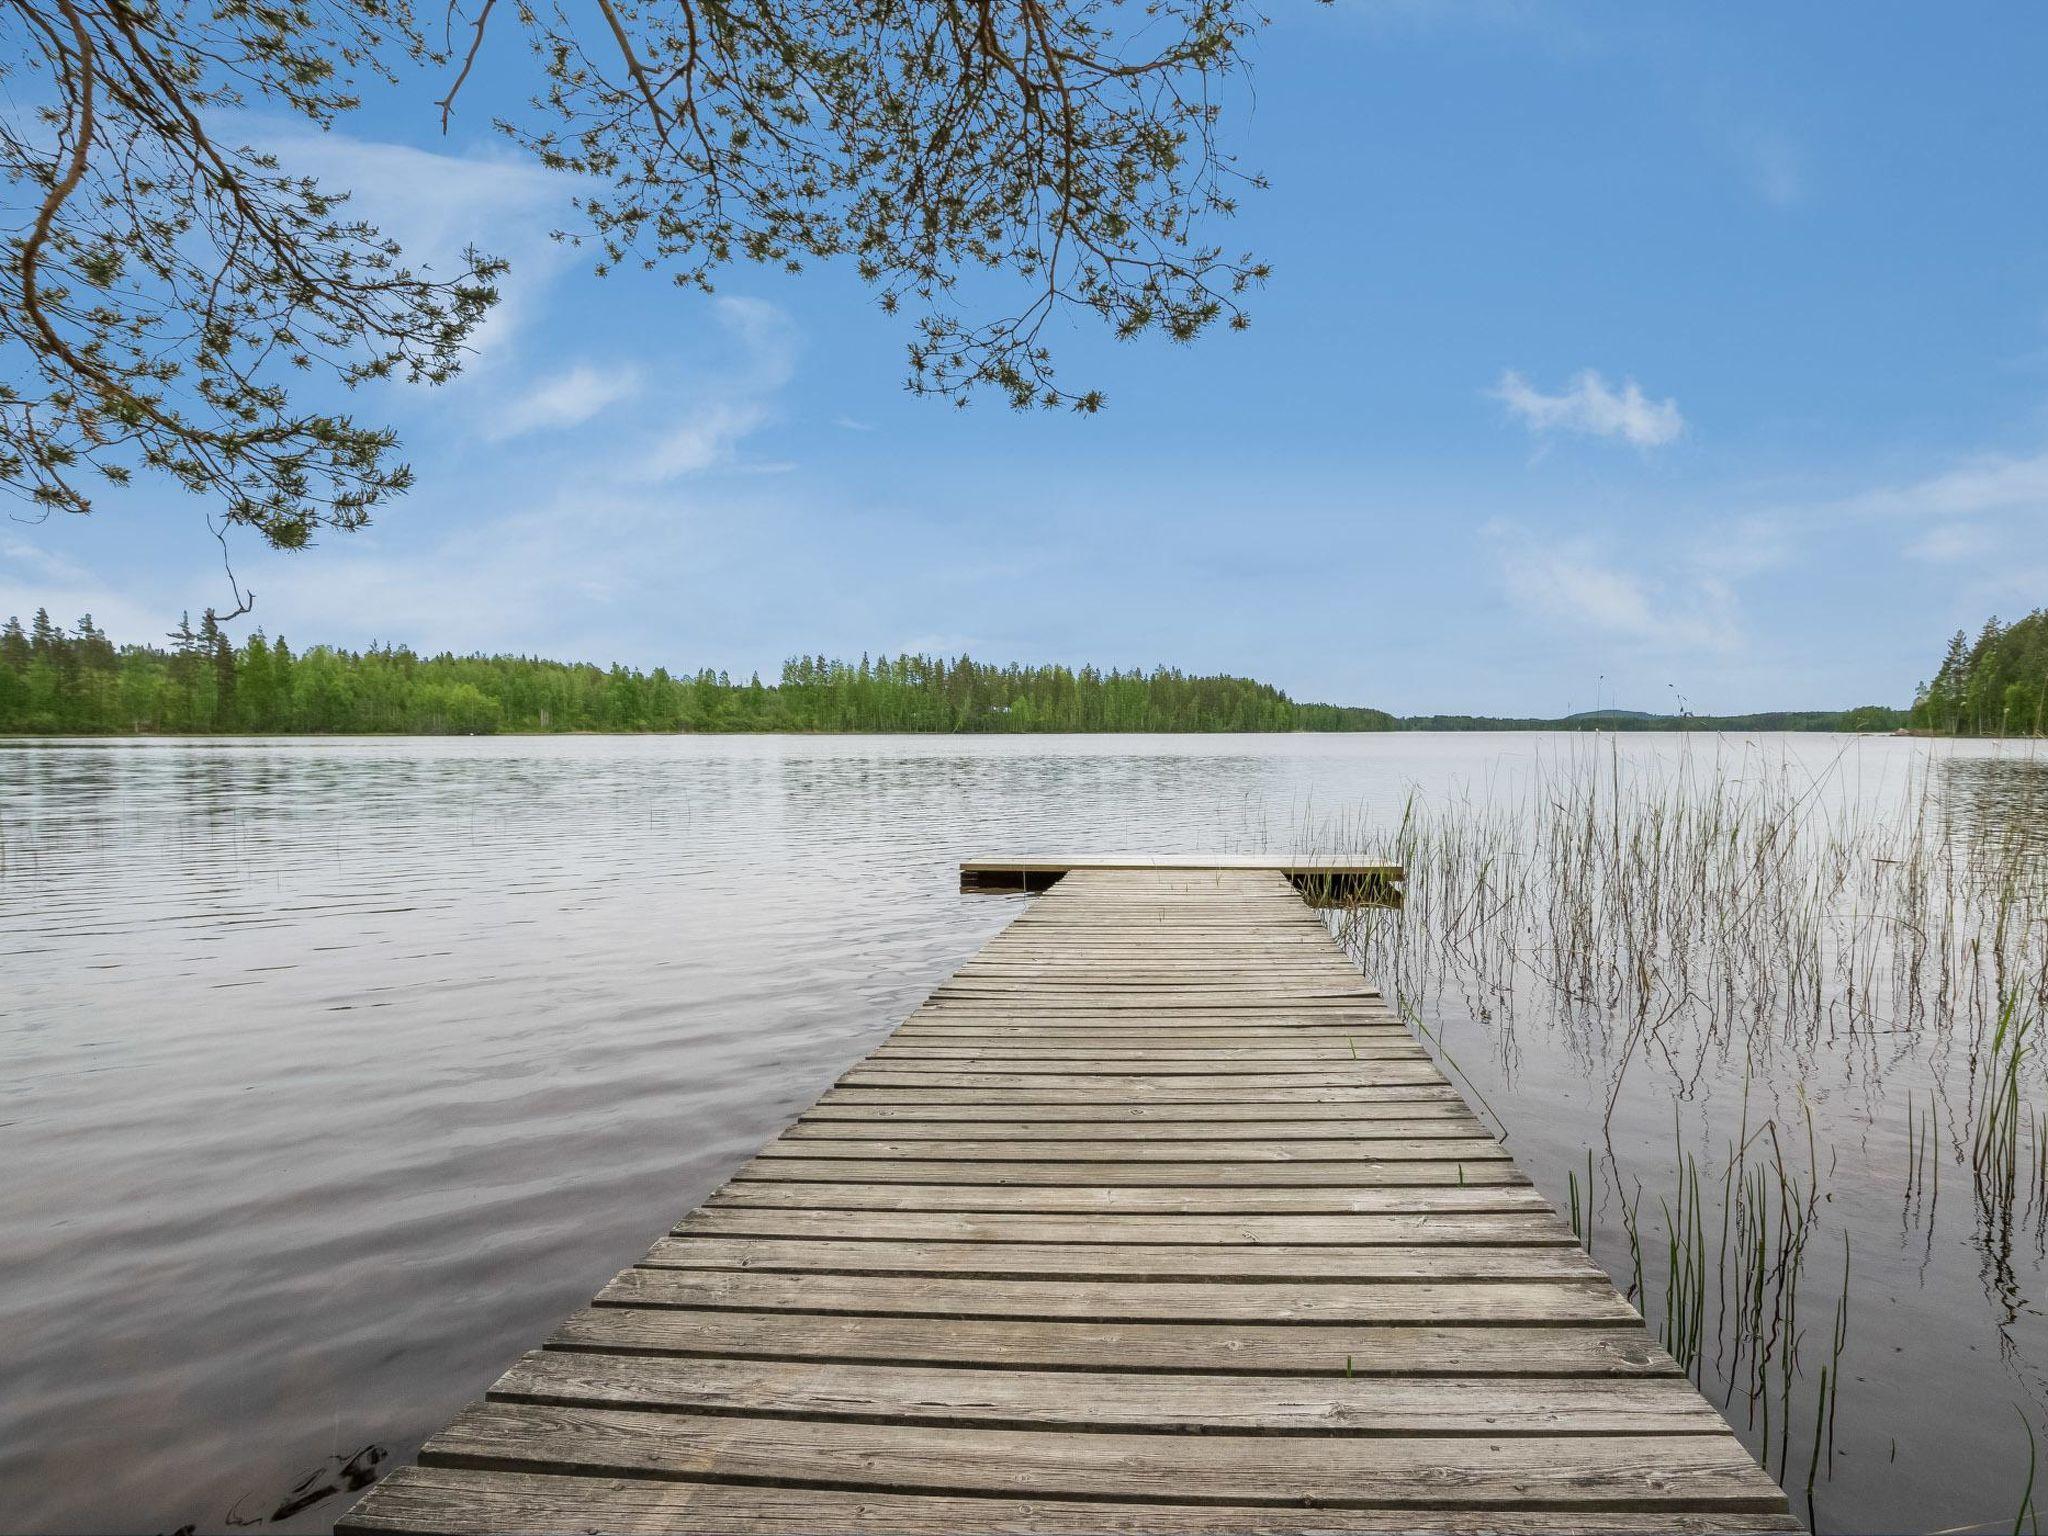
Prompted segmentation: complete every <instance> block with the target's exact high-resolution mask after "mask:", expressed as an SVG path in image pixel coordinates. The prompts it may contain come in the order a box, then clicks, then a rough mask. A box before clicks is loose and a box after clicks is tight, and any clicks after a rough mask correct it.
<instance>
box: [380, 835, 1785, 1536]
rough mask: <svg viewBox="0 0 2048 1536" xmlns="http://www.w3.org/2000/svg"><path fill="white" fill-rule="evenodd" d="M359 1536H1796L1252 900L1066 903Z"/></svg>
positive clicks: (1180, 884)
mask: <svg viewBox="0 0 2048 1536" xmlns="http://www.w3.org/2000/svg"><path fill="white" fill-rule="evenodd" d="M990 862H994V861H990ZM1396 873H1398V872H1396ZM764 1027H768V1026H767V1025H765V1024H764ZM340 1528H341V1529H342V1530H343V1531H347V1532H362V1533H368V1532H380V1533H385V1532H443V1531H446V1532H455V1531H460V1532H524V1531H622V1532H653V1531H732V1532H745V1533H769V1532H796V1531H820V1532H847V1533H859V1536H941V1533H946V1532H956V1531H957V1532H973V1533H988V1532H1004V1533H1019V1536H1022V1533H1027V1532H1049V1533H1065V1536H1079V1533H1085V1532H1098V1531H1100V1532H1117V1533H1129V1536H1138V1533H1151V1532H1182V1533H1201V1536H1218V1533H1224V1532H1253V1531H1258V1532H1269V1531H1294V1532H1307V1531H1319V1532H1366V1531H1372V1532H1396V1531H1438V1532H1458V1533H1479V1532H1501V1533H1511V1532H1546V1533H1558V1536H1562V1533H1565V1532H1588V1531H1606V1532H1614V1533H1623V1532H1626V1533H1647V1532H1656V1531H1672V1532H1692V1533H1710V1532H1735V1531H1796V1530H1799V1529H1802V1527H1801V1526H1800V1524H1799V1523H1798V1522H1797V1521H1795V1520H1793V1519H1792V1518H1791V1516H1790V1515H1789V1514H1788V1512H1787V1506H1786V1500H1785V1497H1784V1495H1783V1494H1782V1493H1781V1492H1780V1490H1779V1488H1778V1487H1777V1485H1776V1484H1775V1483H1774V1482H1772V1481H1771V1479H1770V1478H1768V1477H1766V1476H1765V1475H1764V1474H1763V1473H1762V1472H1761V1471H1759V1470H1758V1468H1757V1465H1756V1463H1755V1462H1754V1461H1753V1460H1752V1459H1751V1458H1750V1456H1749V1454H1748V1453H1747V1452H1746V1451H1745V1450H1744V1449H1743V1447H1742V1445H1741V1443H1740V1442H1739V1441H1738V1440H1737V1439H1736V1438H1735V1436H1734V1435H1733V1434H1732V1433H1731V1432H1730V1431H1729V1429H1728V1427H1727V1425H1726V1424H1725V1423H1723V1421H1722V1420H1721V1418H1720V1416H1719V1415H1718V1414H1717V1413H1716V1412H1715V1411H1714V1409H1713V1407H1712V1406H1711V1405H1710V1404H1708V1403H1707V1401H1706V1400H1705V1399H1704V1398H1702V1397H1701V1396H1700V1394H1699V1393H1698V1392H1697V1391H1696V1390H1694V1388H1693V1386H1692V1385H1691V1383H1690V1382H1689V1381H1687V1380H1686V1378H1685V1377H1684V1375H1682V1374H1681V1373H1680V1372H1679V1370H1678V1368H1677V1366H1676V1364H1675V1363H1674V1362H1673V1361H1672V1359H1671V1358H1670V1357H1669V1356H1668V1355H1666V1354H1665V1353H1664V1352H1663V1350H1661V1349H1660V1348H1658V1347H1657V1345H1656V1344H1655V1343H1654V1342H1653V1341H1652V1340H1651V1339H1650V1338H1649V1336H1648V1335H1647V1334H1646V1333H1645V1331H1644V1328H1643V1324H1642V1320H1641V1318H1640V1317H1639V1316H1638V1315H1637V1313H1636V1312H1635V1310H1634V1308H1632V1307H1631V1306H1629V1305H1628V1303H1627V1302H1625V1301H1624V1300H1623V1299H1622V1298H1621V1297H1620V1296H1619V1295H1618V1294H1616V1292H1615V1290H1614V1288H1613V1286H1611V1285H1610V1284H1609V1283H1608V1281H1607V1279H1606V1277H1605V1276H1604V1275H1602V1274H1601V1272H1600V1271H1599V1270H1598V1269H1597V1268H1595V1267H1594V1265H1593V1264H1592V1263H1591V1262H1590V1261H1589V1260H1588V1259H1587V1257H1586V1256H1585V1254H1584V1253H1583V1252H1581V1250H1580V1249H1579V1247H1578V1246H1577V1245H1576V1244H1575V1243H1574V1241H1573V1239H1572V1235H1571V1232H1570V1231H1569V1229H1568V1228H1567V1227H1566V1226H1565V1225H1564V1223H1563V1222H1561V1221H1560V1220H1559V1218H1558V1215H1557V1213H1556V1211H1555V1210H1554V1209H1553V1208H1552V1207H1551V1206H1550V1205H1549V1203H1548V1202H1546V1201H1545V1200H1544V1199H1543V1197H1542V1196H1541V1195H1540V1194H1538V1193H1537V1191H1536V1190H1535V1189H1534V1188H1532V1187H1531V1185H1530V1183H1529V1181H1528V1179H1527V1178H1526V1177H1525V1176H1524V1175H1523V1174H1522V1173H1521V1171H1520V1170H1519V1169H1517V1168H1516V1166H1515V1164H1514V1162H1513V1161H1512V1160H1511V1159H1510V1157H1509V1155H1508V1153H1507V1152H1506V1151H1504V1150H1503V1149H1502V1147H1501V1146H1500V1144H1499V1143H1498V1142H1497V1141H1496V1140H1495V1139H1494V1137H1493V1136H1492V1135H1490V1134H1488V1132H1487V1130H1486V1128H1485V1127H1484V1126H1483V1125H1482V1124H1481V1123H1480V1122H1479V1120H1478V1119H1476V1118H1475V1117H1474V1115H1473V1114H1472V1112H1471V1111H1470V1110H1469V1109H1468V1108H1467V1107H1466V1105H1465V1103H1464V1102H1463V1101H1462V1100H1461V1099H1460V1098H1459V1096H1458V1094H1457V1092H1456V1091H1455V1090H1454V1089H1453V1088H1452V1087H1451V1085H1450V1083H1449V1082H1448V1081H1446V1079H1445V1078H1444V1077H1443V1075H1442V1074H1441V1073H1440V1072H1439V1071H1438V1070H1437V1068H1436V1066H1435V1065H1434V1064H1433V1063H1432V1061H1431V1060H1430V1058H1429V1057H1428V1055H1427V1054H1426V1053H1425V1052H1424V1051H1423V1050H1422V1049H1421V1047H1420V1046H1419V1045H1418V1044H1417V1043H1416V1041H1415V1040H1414V1039H1413V1038H1412V1037H1411V1036H1410V1035H1409V1033H1408V1032H1407V1031H1406V1030H1405V1029H1404V1028H1403V1027H1402V1026H1401V1024H1400V1023H1399V1021H1398V1020H1397V1019H1396V1018H1395V1017H1394V1015H1393V1014H1392V1013H1391V1012H1390V1011H1389V1010H1388V1009H1387V1008H1386V1006H1385V1005H1384V1004H1383V1003H1382V1002H1381V1000H1380V998H1379V997H1378V995H1377V994H1376V993H1374V992H1373V991H1371V990H1370V988H1369V987H1368V986H1367V985H1366V984H1365V983H1364V982H1363V981H1362V980H1361V979H1360V977H1359V975H1358V973H1357V971H1356V970H1355V969H1354V968H1353V967H1352V966H1351V965H1350V964H1349V963H1348V962H1347V961H1346V960H1345V958H1344V957H1343V955H1342V954H1341V953H1340V951H1339V950H1338V948H1337V946H1336V944H1335V943H1334V942H1333V941H1332V939H1331V938H1330V936H1329V934H1328V932H1327V930H1326V929H1325V928H1324V927H1323V925H1322V923H1321V922H1320V920H1318V919H1317V918H1316V916H1315V915H1314V914H1313V913H1312V912H1311V911H1309V909H1308V908H1307V906H1306V905H1304V903H1303V901H1302V899H1301V894H1300V893H1299V892H1298V891H1297V889H1296V886H1295V884H1294V882H1293V879H1292V877H1291V876H1290V874H1289V872H1288V871H1287V870H1285V869H1283V868H1280V867H1277V866H1272V865H1264V866H1260V867H1254V868H1215V867H1193V866H1185V867H1170V868H1160V867H1153V868H1133V867H1111V868H1105V867H1096V868H1088V867H1080V866H1073V865H1070V866H1069V867H1068V868H1067V869H1065V870H1063V871H1062V872H1061V877H1060V878H1059V879H1058V881H1057V883H1056V884H1054V885H1052V887H1051V889H1050V891H1049V892H1048V893H1047V894H1046V895H1044V896H1043V897H1041V898H1040V899H1039V900H1037V901H1036V902H1034V903H1033V904H1032V905H1030V906H1029V907H1026V908H1024V909H1023V910H1022V911H1021V912H1020V915H1019V916H1018V918H1017V920H1016V921H1015V922H1014V923H1012V924H1011V925H1010V926H1009V927H1008V928H1007V929H1005V930H1004V931H1003V932H1002V933H1001V934H999V935H998V936H997V937H996V938H995V939H993V940H992V941H991V942H990V943H989V944H988V946H987V947H986V948H985V949H983V950H982V951H981V953H980V954H978V955H976V956H975V958H974V959H973V960H971V961H970V962H969V963H968V964H967V965H966V966H964V967H963V968H962V969H961V970H960V971H959V972H958V973H957V974H956V975H954V976H953V977H952V978H950V979H949V980H948V981H946V982H945V983H944V984H943V985H942V986H940V987H939V989H938V990H937V991H936V992H934V993H933V994H932V996H931V998H930V999H929V1000H928V1001H927V1002H926V1003H925V1004H924V1005H923V1006H922V1007H920V1008H919V1009H918V1010H917V1011H916V1012H915V1013H914V1014H912V1015H911V1016H910V1018H909V1019H908V1020H906V1021H905V1022H904V1023H903V1025H902V1026H901V1027H900V1028H898V1029H897V1030H896V1032H895V1033H894V1034H893V1035H891V1036H890V1038H889V1039H888V1040H887V1041H886V1042H885V1043H884V1044H883V1045H882V1046H881V1047H880V1048H879V1049H877V1050H876V1051H875V1052H874V1054H873V1055H871V1056H869V1057H868V1058H867V1059H865V1060H864V1061H862V1062H860V1063H859V1064H858V1065H857V1066H855V1067H854V1068H853V1069H852V1070H851V1071H849V1072H848V1073H847V1074H846V1075H845V1076H844V1077H842V1078H841V1079H840V1080H839V1083H838V1084H837V1086H835V1087H834V1088H832V1089H831V1090H830V1091H829V1092H827V1093H826V1094H825V1095H824V1096H823V1097H822V1098H821V1099H819V1100H818V1102H817V1103H816V1104H815V1105H814V1106H813V1107H812V1108H811V1109H810V1110H808V1111H807V1112H805V1113H804V1114H803V1115H801V1116H800V1117H799V1118H798V1119H797V1121H796V1123H795V1124H794V1125H793V1126H791V1127H790V1128H789V1130H788V1131H786V1132H785V1133H784V1134H783V1135H782V1136H780V1137H779V1138H777V1139H776V1140H775V1141H773V1142H770V1143H769V1144H768V1145H767V1146H765V1147H764V1148H762V1149H761V1151H760V1153H759V1154H758V1155H757V1156H756V1157H755V1158H754V1159H753V1161H751V1162H749V1163H748V1164H746V1165H745V1166H744V1167H743V1168H741V1169H740V1170H739V1172H738V1173H737V1174H736V1175H735V1176H734V1177H733V1179H732V1181H731V1182H730V1183H728V1184H727V1185H725V1187H724V1188H722V1189H720V1190H719V1191H718V1192H717V1193H716V1194H714V1195H713V1196H712V1197H711V1198H710V1199H709V1200H708V1201H707V1202H705V1204H704V1205H703V1207H702V1208H700V1209H699V1210H697V1211H695V1212H692V1213H691V1214H690V1215H688V1216H686V1217H685V1218H683V1220H682V1221H681V1223H680V1224H679V1225H677V1226H676V1228H675V1229H674V1231H673V1232H672V1233H671V1234H670V1235H669V1236H667V1237H664V1238H663V1239H662V1240H661V1241H660V1242H658V1243H656V1244H655V1245H654V1247H653V1249H652V1250H651V1251H650V1252H649V1253H648V1255H647V1257H646V1258H645V1259H643V1260H642V1261H641V1262H640V1263H639V1264H637V1265H635V1266H634V1267H633V1268H631V1269H628V1270H626V1271H625V1272H624V1273H623V1274H621V1275H619V1276H618V1277H617V1278H616V1279H614V1280H613V1281H612V1282H611V1283H610V1284H609V1285H608V1286H606V1287H605V1288H604V1290H603V1291H602V1292H601V1293H599V1295H598V1296H597V1298H596V1301H595V1303H594V1304H593V1305H592V1306H591V1307H589V1308H587V1309H586V1310H584V1311H582V1312H580V1313H578V1314H577V1315H576V1316H574V1317H572V1318H570V1319H569V1320H568V1321H567V1322H566V1323H564V1324H563V1325H562V1327H561V1328H560V1329H559V1330H558V1331H557V1332H556V1333H555V1335H554V1336H553V1337H552V1338H551V1339H549V1340H548V1341H547V1344H546V1346H545V1347H544V1348H541V1349H538V1350H535V1351H534V1352H533V1353H531V1354H529V1355H527V1356H526V1357H525V1358H524V1359H522V1360H520V1361H519V1362H518V1363H517V1364H515V1365H514V1366H513V1367H512V1368H511V1370H509V1371H508V1372H506V1374H505V1375H504V1376H503V1377H502V1378H501V1379H500V1380H499V1381H498V1383H497V1385H496V1386H494V1387H492V1388H491V1390H490V1392H489V1393H488V1394H487V1395H486V1396H485V1398H484V1400H483V1401H481V1402H479V1403H477V1404H475V1405H474V1406H472V1407H471V1408H470V1409H469V1410H468V1411H467V1412H465V1413H464V1414H463V1415H462V1416H461V1417H460V1418H458V1419H457V1420H456V1421H455V1422H454V1423H453V1424H451V1425H450V1426H449V1427H448V1428H447V1429H445V1430H443V1431H442V1432H441V1433H440V1434H438V1435H436V1436H434V1437H433V1438H432V1439H431V1440H429V1441H428V1442H427V1444H426V1446H425V1448H424V1449H423V1450H422V1451H421V1453H420V1457H419V1462H418V1465H416V1466H412V1467H407V1468H403V1469H401V1470H399V1471H397V1472H395V1473H394V1474H392V1476H390V1477H389V1478H388V1479H386V1480H385V1481H384V1482H383V1483H382V1484H380V1485H379V1486H378V1487H376V1488H375V1489H373V1490H372V1491H371V1492H370V1493H369V1494H368V1495H367V1496H366V1497H365V1498H364V1499H363V1500H362V1501H361V1502H360V1503H359V1504H357V1505H356V1507H355V1508H354V1509H352V1510H350V1511H349V1513H348V1514H347V1515H346V1516H345V1517H344V1519H343V1521H342V1523H341V1527H340Z"/></svg>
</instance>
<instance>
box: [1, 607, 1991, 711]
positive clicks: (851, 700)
mask: <svg viewBox="0 0 2048 1536" xmlns="http://www.w3.org/2000/svg"><path fill="white" fill-rule="evenodd" d="M2018 627H2019V626H2015V628H2018ZM167 639H168V641H169V644H168V645H164V646H157V645H133V644H128V645H116V644H115V643H114V641H113V640H112V639H111V638H109V637H108V635H107V634H106V632H105V631H103V630H101V629H100V628H99V627H98V626H97V625H96V624H94V622H93V620H92V618H91V616H90V615H88V616H86V617H85V618H83V619H81V620H79V621H78V623H77V624H76V625H74V626H73V627H71V628H70V629H65V628H63V627H62V626H60V625H58V624H56V623H55V622H54V621H52V620H51V618H50V616H49V614H48V613H47V612H45V611H42V610H38V611H37V613H36V614H35V616H34V618H33V619H32V621H31V622H30V623H29V624H27V625H23V624H22V623H21V622H20V621H19V619H15V618H10V619H9V620H7V622H6V624H5V625H4V626H0V733H8V734H15V735H211V734H221V735H230V734H254V735H262V734H316V735H317V734H335V735H356V734H362V735H373V734H393V735H461V734H489V733H492V732H498V731H508V732H551V731H602V732H637V731H825V732H855V731H872V732H900V731H915V732H934V733H940V732H1008V733H1018V732H1064V731H1086V732H1094V731H1131V732H1153V731H1169V732H1223V731H1389V730H1435V731H1454V730H1557V729H1567V730H1571V729H1578V730H1672V729H1696V730H1714V729H1722V730H1820V731H1827V730H1844V731H1858V730H1861V731H1875V730H1892V729H1895V728H1897V727H1899V726H1901V725H1903V724H1905V723H1906V720H1907V716H1906V715H1905V713H1904V712H1903V711H1898V710H1892V709H1887V708H1883V707H1881V706H1866V707H1865V708H1862V709H1856V710H1844V711H1803V712H1790V713H1782V712H1781V713H1772V714H1757V715H1738V716H1693V715H1686V716H1669V715H1649V714H1641V713H1635V712H1629V711H1616V710H1607V711H1597V712H1592V713H1588V714H1584V715H1576V716H1572V717H1570V718H1568V719H1564V720H1554V719H1550V720H1546V719H1538V718H1533V717H1529V718H1497V717H1487V716H1473V715H1430V716H1417V717H1411V718H1405V719H1397V718H1396V717H1394V716H1393V715H1390V714H1388V713H1387V712H1386V711H1384V710H1378V709H1368V708H1361V707H1354V706H1345V705H1333V704H1308V703H1300V702H1297V701H1296V700H1294V699H1292V698H1290V697H1288V695H1287V694H1286V693H1284V692H1282V691H1281V690H1280V689H1278V688H1275V687H1273V686H1271V685H1270V684H1266V683H1260V682H1256V681H1254V680H1252V679H1249V678H1241V677H1230V676H1214V677H1192V676H1189V675H1187V674H1186V673H1183V672H1180V671H1177V670H1174V669H1171V668H1166V667H1160V668H1156V669H1154V670H1153V671H1150V672H1143V671H1137V670H1132V671H1118V670H1109V671H1104V670H1101V669H1098V668H1095V667H1081V668H1069V667H1064V666H1030V667H1027V666H1018V665H1014V664H1013V665H1010V666H1004V667H996V666H991V665H988V664H986V663H983V662H976V661H973V660H971V659H970V658H968V657H965V656H961V657H957V658H944V657H931V656H895V657H888V656H883V657H879V658H871V657H867V656H863V657H862V658H861V659H860V660H859V661H858V662H852V661H841V660H829V659H827V658H826V657H823V656H801V657H796V658H793V659H791V660H790V661H787V662H785V663H784V664H783V668H782V673H781V676H780V677H779V678H777V679H776V680H775V681H774V682H772V683H770V682H763V681H762V679H761V678H760V677H759V676H758V675H755V676H751V677H748V678H746V679H744V680H740V679H735V678H733V677H731V676H730V675H728V674H727V673H725V672H722V671H714V670H712V669H710V668H706V669H703V670H701V671H698V672H696V673H692V674H685V673H671V672H669V671H668V670H667V669H666V668H664V667H656V668H654V669H653V670H652V671H651V672H640V671H638V670H636V669H633V668H629V667H624V666H618V665H614V666H611V667H598V666H593V665H590V664H587V663H573V662H560V661H550V660H545V659H543V658H540V657H532V656H481V655H471V656H456V655H453V654H449V653H442V654H440V655H434V656H421V655H419V654H417V653H416V652H414V651H412V650H410V649H408V648H407V647H404V646H390V645H373V646H370V647H369V648H367V649H365V650H361V651H349V650H343V649H340V648H338V647H335V646H326V645H315V646H309V647H307V648H306V649H305V650H303V651H300V650H294V649H293V647H292V646H291V645H290V643H289V642H288V641H287V640H286V639H285V638H284V637H283V636H282V635H280V636H278V637H277V638H276V639H274V640H273V639H271V638H269V637H268V636H267V635H265V634H264V633H263V631H261V630H257V631H256V632H254V633H253V634H251V635H249V636H248V638H247V639H245V640H242V641H240V642H237V641H235V640H234V639H233V638H232V637H230V636H229V635H228V634H227V632H226V631H225V630H224V629H223V628H222V627H221V625H220V624H219V623H218V622H216V620H215V618H214V616H213V615H212V614H211V613H210V612H209V613H206V614H203V615H202V616H201V618H200V622H199V624H198V625H197V626H194V625H192V624H191V623H190V622H189V621H188V620H181V621H180V623H179V625H178V628H177V629H176V630H174V631H172V632H171V634H170V635H169V636H168V637H167ZM1916 708H1917V706H1916Z"/></svg>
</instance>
